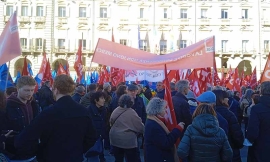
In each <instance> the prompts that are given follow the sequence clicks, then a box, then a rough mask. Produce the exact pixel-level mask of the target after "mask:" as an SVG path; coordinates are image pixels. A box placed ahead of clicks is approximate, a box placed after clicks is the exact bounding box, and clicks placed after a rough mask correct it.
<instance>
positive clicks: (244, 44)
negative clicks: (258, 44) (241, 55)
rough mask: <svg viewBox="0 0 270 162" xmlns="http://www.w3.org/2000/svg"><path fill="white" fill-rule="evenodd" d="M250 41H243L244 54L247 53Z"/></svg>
mask: <svg viewBox="0 0 270 162" xmlns="http://www.w3.org/2000/svg"><path fill="white" fill-rule="evenodd" d="M247 47H248V40H242V52H247Z"/></svg>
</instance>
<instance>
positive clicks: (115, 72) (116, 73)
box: [111, 67, 125, 86]
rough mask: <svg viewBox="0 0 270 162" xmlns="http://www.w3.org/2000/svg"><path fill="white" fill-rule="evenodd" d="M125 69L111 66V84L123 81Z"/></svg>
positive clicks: (115, 84)
mask: <svg viewBox="0 0 270 162" xmlns="http://www.w3.org/2000/svg"><path fill="white" fill-rule="evenodd" d="M124 75H125V70H123V69H119V68H114V67H111V82H112V85H113V86H117V85H118V84H119V83H121V82H124V81H125V76H124Z"/></svg>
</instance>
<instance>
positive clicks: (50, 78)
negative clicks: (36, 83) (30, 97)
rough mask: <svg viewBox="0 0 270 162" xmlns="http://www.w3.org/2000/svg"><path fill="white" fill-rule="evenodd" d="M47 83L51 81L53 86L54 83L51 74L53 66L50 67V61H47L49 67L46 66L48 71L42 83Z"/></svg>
mask: <svg viewBox="0 0 270 162" xmlns="http://www.w3.org/2000/svg"><path fill="white" fill-rule="evenodd" d="M45 81H50V82H51V84H52V83H53V78H52V73H51V65H50V61H49V60H48V61H47V65H46V70H45V73H44V76H43V79H42V83H44V82H45Z"/></svg>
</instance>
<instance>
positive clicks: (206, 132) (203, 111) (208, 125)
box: [177, 104, 233, 162]
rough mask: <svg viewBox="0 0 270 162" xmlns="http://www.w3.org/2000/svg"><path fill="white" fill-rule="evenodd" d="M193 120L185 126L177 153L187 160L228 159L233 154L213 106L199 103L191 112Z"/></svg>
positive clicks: (215, 160) (191, 161)
mask: <svg viewBox="0 0 270 162" xmlns="http://www.w3.org/2000/svg"><path fill="white" fill-rule="evenodd" d="M192 118H193V122H192V124H191V125H189V126H188V127H187V130H186V131H185V134H184V137H183V138H182V140H181V142H180V144H179V146H178V150H177V154H178V156H179V157H180V158H181V159H185V158H186V157H187V156H188V159H189V160H188V161H189V162H196V161H198V162H210V161H213V162H219V161H230V160H231V159H232V156H233V152H232V149H231V147H230V144H229V141H228V139H227V136H226V134H225V132H224V130H223V129H222V128H220V127H219V124H218V120H217V118H216V112H215V110H214V108H213V107H212V106H211V105H209V104H200V105H199V106H198V107H197V108H196V110H195V111H194V113H193V116H192Z"/></svg>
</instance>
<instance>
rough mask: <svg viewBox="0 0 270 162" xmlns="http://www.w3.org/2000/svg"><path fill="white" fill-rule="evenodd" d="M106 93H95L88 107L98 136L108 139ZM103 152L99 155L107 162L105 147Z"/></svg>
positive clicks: (100, 159) (101, 160)
mask: <svg viewBox="0 0 270 162" xmlns="http://www.w3.org/2000/svg"><path fill="white" fill-rule="evenodd" d="M105 96H106V95H105V94H104V93H103V92H101V91H97V92H96V93H93V94H92V96H91V104H90V105H89V107H88V108H87V110H88V111H89V114H90V117H91V119H92V123H93V125H94V127H95V129H96V133H97V135H98V136H101V139H102V140H104V139H106V140H108V134H107V132H106V131H108V130H109V125H107V123H108V122H107V121H106V120H107V109H106V108H105V107H104V104H105ZM102 149H103V152H102V153H101V154H100V155H99V161H100V162H105V161H106V159H105V157H104V147H103V148H102Z"/></svg>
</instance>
